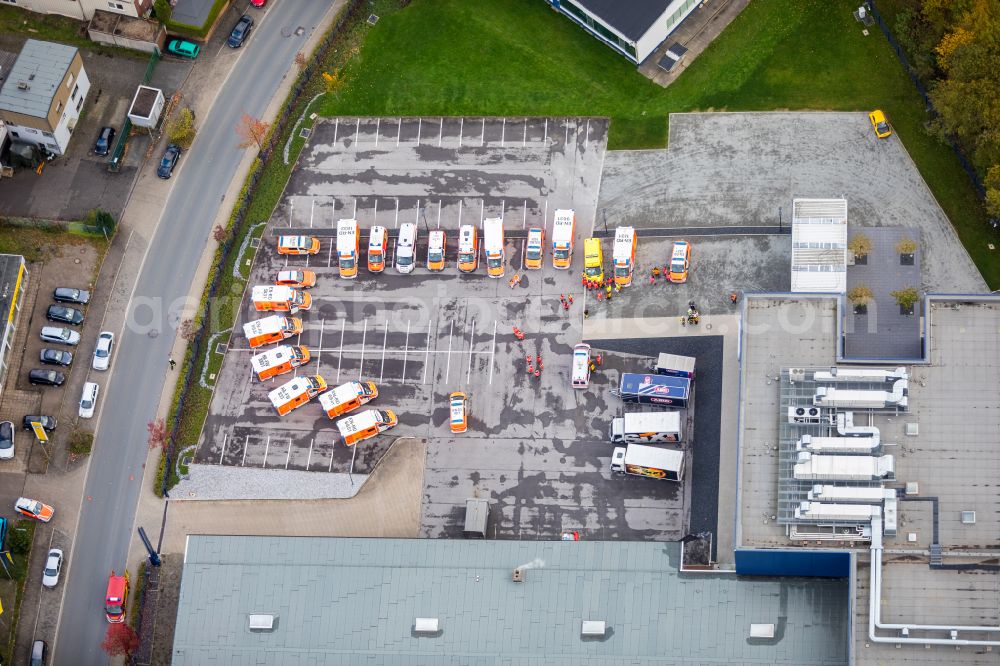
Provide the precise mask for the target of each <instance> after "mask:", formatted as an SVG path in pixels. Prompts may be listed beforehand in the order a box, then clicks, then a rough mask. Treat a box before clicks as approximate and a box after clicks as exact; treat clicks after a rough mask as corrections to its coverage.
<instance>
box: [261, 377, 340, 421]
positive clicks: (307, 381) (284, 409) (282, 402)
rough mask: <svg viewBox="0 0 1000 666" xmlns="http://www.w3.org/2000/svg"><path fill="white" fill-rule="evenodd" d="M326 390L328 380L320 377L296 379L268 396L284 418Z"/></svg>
mask: <svg viewBox="0 0 1000 666" xmlns="http://www.w3.org/2000/svg"><path fill="white" fill-rule="evenodd" d="M325 390H326V380H324V379H323V378H322V377H321V376H320V375H313V376H312V377H306V376H302V377H296V378H294V379H292V380H290V381H288V382H285V383H284V384H282V385H281V386H279V387H278V388H276V389H274V390H273V391H271V392H270V393H268V394H267V397H268V399H269V400H270V401H271V404H272V405H274V408H275V409H276V410H278V414H280V415H281V416H284V415H285V414H287V413H288V412H290V411H292V410H293V409H295V408H297V407H301V406H302V405H304V404H306V403H307V402H309V401H310V400H312V399H313V398H315V397H316V396H318V395H319V394H320V393H322V392H323V391H325Z"/></svg>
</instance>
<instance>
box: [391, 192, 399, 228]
mask: <svg viewBox="0 0 1000 666" xmlns="http://www.w3.org/2000/svg"><path fill="white" fill-rule="evenodd" d="M392 228H393V229H399V197H396V217H395V218H394V219H393V221H392Z"/></svg>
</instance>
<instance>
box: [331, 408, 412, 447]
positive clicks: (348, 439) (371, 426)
mask: <svg viewBox="0 0 1000 666" xmlns="http://www.w3.org/2000/svg"><path fill="white" fill-rule="evenodd" d="M397 423H399V419H397V418H396V414H395V413H393V412H392V411H390V410H388V409H366V410H365V411H363V412H359V413H357V414H352V415H351V416H348V417H347V418H343V419H340V420H339V421H337V430H339V431H340V436H341V437H342V438H343V439H344V444H346V445H347V446H354V445H355V444H357V443H358V442H360V441H363V440H366V439H368V438H369V437H375V436H376V435H379V434H381V433H383V432H385V431H386V430H388V429H389V428H392V427H393V426H395V425H396V424H397Z"/></svg>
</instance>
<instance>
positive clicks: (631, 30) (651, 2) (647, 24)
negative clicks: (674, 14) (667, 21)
mask: <svg viewBox="0 0 1000 666" xmlns="http://www.w3.org/2000/svg"><path fill="white" fill-rule="evenodd" d="M572 1H573V2H575V3H576V4H578V5H580V6H581V7H583V8H584V9H586V10H587V11H588V12H590V13H591V14H593V15H594V16H597V17H598V18H600V19H601V20H602V21H604V22H605V23H607V24H608V25H610V26H611V27H612V28H614V29H615V30H617V31H618V32H620V33H622V34H623V35H625V36H626V37H627V38H629V39H631V40H632V41H633V42H635V41H638V40H639V39H640V38H641V37H642V36H643V35H645V34H646V31H648V30H649V29H650V28H651V27H653V23H654V22H655V21H656V19H658V18H660V17H661V16H663V12H665V11H667V7H669V6H670V3H671V2H673V0H572Z"/></svg>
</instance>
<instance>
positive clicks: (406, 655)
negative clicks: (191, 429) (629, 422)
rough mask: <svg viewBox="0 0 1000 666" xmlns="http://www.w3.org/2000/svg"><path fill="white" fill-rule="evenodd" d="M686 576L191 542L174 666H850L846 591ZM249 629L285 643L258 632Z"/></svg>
mask: <svg viewBox="0 0 1000 666" xmlns="http://www.w3.org/2000/svg"><path fill="white" fill-rule="evenodd" d="M679 562H680V545H679V544H676V543H648V542H631V543H630V542H598V541H577V542H572V541H515V540H504V541H492V540H491V541H483V540H468V541H464V540H462V541H452V540H444V539H337V538H320V537H246V536H191V537H189V539H188V546H187V550H186V553H185V560H184V571H183V574H182V578H181V590H180V601H179V605H178V610H177V624H176V629H175V633H174V645H173V660H172V663H173V664H175V666H183V665H185V664H205V663H213V664H219V665H223V664H233V665H234V666H235V665H236V664H247V663H264V662H266V663H268V664H271V665H272V666H279V665H281V664H305V663H309V664H362V663H366V664H367V663H373V661H377V662H378V663H382V664H412V663H435V664H442V663H447V664H452V663H453V664H468V663H519V664H557V665H559V664H565V665H567V666H569V665H570V664H595V665H596V664H635V663H637V662H639V661H655V662H656V663H658V664H686V665H687V664H710V663H712V664H715V663H722V662H725V663H731V664H744V663H746V664H749V663H770V664H796V665H817V664H822V665H826V664H846V663H847V644H848V641H847V633H848V627H849V623H848V618H847V616H848V613H849V605H848V599H847V597H848V594H849V592H848V590H849V581H847V580H817V581H808V582H805V581H802V580H792V579H781V580H774V579H771V580H760V579H756V578H755V579H739V578H737V577H736V576H733V575H726V574H717V573H711V574H706V575H700V574H699V575H689V574H685V575H680V574H679V572H678V569H677V567H678V564H679ZM519 566H520V567H522V568H523V569H524V581H523V582H514V581H513V579H512V577H513V571H514V568H515V567H519ZM251 614H273V615H275V616H276V617H277V622H276V628H275V629H274V630H273V631H271V632H266V631H254V632H251V631H250V628H249V616H250V615H251ZM417 618H434V619H437V621H438V627H439V630H438V631H437V632H435V633H432V634H429V635H419V634H416V633H415V632H414V623H415V620H416V619H417ZM585 620H596V621H603V622H605V623H607V631H606V633H605V635H604V636H602V637H599V638H590V637H588V638H583V637H582V636H581V629H582V623H583V621H585ZM751 624H774V625H776V628H777V631H776V632H775V637H774V638H769V639H757V638H754V639H751V638H750V625H751Z"/></svg>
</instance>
